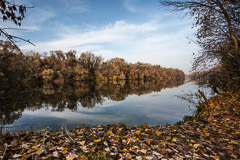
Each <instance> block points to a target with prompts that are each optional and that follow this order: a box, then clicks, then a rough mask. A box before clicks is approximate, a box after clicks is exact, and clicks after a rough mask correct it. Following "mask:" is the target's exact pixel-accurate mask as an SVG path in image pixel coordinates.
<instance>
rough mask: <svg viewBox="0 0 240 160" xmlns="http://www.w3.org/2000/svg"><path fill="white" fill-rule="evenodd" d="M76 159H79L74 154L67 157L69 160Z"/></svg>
mask: <svg viewBox="0 0 240 160" xmlns="http://www.w3.org/2000/svg"><path fill="white" fill-rule="evenodd" d="M75 158H78V156H77V155H76V154H72V153H70V154H69V155H68V156H67V157H66V159H67V160H74V159H75Z"/></svg>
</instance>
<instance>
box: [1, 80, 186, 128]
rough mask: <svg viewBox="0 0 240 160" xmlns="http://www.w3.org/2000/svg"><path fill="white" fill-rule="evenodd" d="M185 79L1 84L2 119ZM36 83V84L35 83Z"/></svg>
mask: <svg viewBox="0 0 240 160" xmlns="http://www.w3.org/2000/svg"><path fill="white" fill-rule="evenodd" d="M182 84H183V81H182V80H181V81H179V80H178V81H176V80H174V79H172V80H165V81H157V80H152V81H113V82H111V83H104V82H99V83H97V84H93V83H92V84H90V83H80V84H75V85H68V86H56V85H53V84H45V85H43V86H41V87H36V86H38V85H37V84H32V85H30V84H29V85H28V86H24V87H23V86H1V88H0V121H1V124H2V125H5V124H11V123H13V122H14V120H16V119H18V118H20V117H21V115H22V112H23V111H24V110H30V111H35V110H38V109H46V110H48V109H51V111H56V112H62V111H64V110H65V109H69V110H72V111H77V107H79V106H82V107H84V108H93V107H94V106H96V105H100V104H102V103H103V102H104V99H105V98H108V99H110V100H113V101H123V100H124V99H125V98H126V97H128V96H129V95H133V94H135V95H143V94H148V93H151V92H160V91H161V90H162V89H164V88H172V87H176V86H179V85H182ZM33 86H34V87H33Z"/></svg>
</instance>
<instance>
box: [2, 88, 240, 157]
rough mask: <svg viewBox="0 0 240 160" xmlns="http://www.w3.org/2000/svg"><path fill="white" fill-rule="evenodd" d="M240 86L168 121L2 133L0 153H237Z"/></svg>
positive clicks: (160, 155)
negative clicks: (190, 113) (171, 122)
mask: <svg viewBox="0 0 240 160" xmlns="http://www.w3.org/2000/svg"><path fill="white" fill-rule="evenodd" d="M239 148H240V92H235V93H230V92H226V93H221V94H220V95H216V96H214V97H212V98H210V99H208V100H207V101H206V102H205V103H202V104H199V105H197V114H196V115H193V116H189V117H186V118H185V119H184V120H183V121H180V122H178V123H176V124H175V125H169V126H162V127H160V126H153V127H149V126H148V125H141V126H132V127H130V126H126V125H124V124H118V125H115V124H113V125H103V126H98V127H95V128H91V127H86V128H81V129H80V128H79V129H78V128H76V129H73V130H71V131H69V130H67V129H66V128H64V129H63V130H62V131H59V132H53V131H50V130H38V131H34V132H32V131H26V132H25V131H22V132H15V133H13V134H7V135H3V137H2V138H1V140H0V158H1V159H23V160H24V159H35V158H37V159H56V158H60V159H68V160H70V159H121V158H122V159H139V160H140V159H153V160H154V159H164V158H167V159H169V158H173V159H239V158H240V149H239Z"/></svg>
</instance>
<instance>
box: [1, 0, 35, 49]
mask: <svg viewBox="0 0 240 160" xmlns="http://www.w3.org/2000/svg"><path fill="white" fill-rule="evenodd" d="M27 8H33V7H27V6H25V5H23V4H21V5H17V4H15V2H14V1H10V0H0V14H1V16H0V18H1V19H2V20H3V22H7V21H11V22H13V23H14V24H15V25H17V26H21V24H22V20H23V19H24V18H25V13H26V10H27ZM8 29H16V28H2V27H0V36H3V37H5V38H6V39H7V40H9V41H10V42H11V43H12V44H14V45H15V46H16V47H17V45H16V42H17V41H18V40H22V41H25V42H28V43H30V44H32V45H34V44H33V43H32V42H30V41H29V40H26V39H24V38H21V37H18V36H14V35H11V34H9V33H8V31H7V30H8ZM17 48H18V47H17ZM18 49H19V48H18Z"/></svg>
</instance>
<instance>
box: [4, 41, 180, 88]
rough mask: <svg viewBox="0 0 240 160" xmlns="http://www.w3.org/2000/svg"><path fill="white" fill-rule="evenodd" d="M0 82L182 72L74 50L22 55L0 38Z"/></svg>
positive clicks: (145, 77) (131, 77) (172, 76)
mask: <svg viewBox="0 0 240 160" xmlns="http://www.w3.org/2000/svg"><path fill="white" fill-rule="evenodd" d="M0 64H1V65H0V81H2V82H4V81H5V82H6V81H11V80H13V81H14V82H25V83H26V82H29V81H33V80H37V81H39V82H47V83H49V82H53V83H55V84H66V83H69V82H81V81H118V80H152V79H176V80H179V81H182V80H183V79H184V77H185V76H184V72H183V71H181V70H179V69H173V68H164V67H161V66H160V65H151V64H148V63H140V62H138V63H134V64H132V63H127V62H126V61H125V60H124V59H122V58H113V59H111V60H107V61H103V58H102V57H101V56H96V55H94V54H93V53H90V52H86V53H82V54H81V55H80V56H77V55H76V51H73V50H72V51H69V52H67V53H64V52H63V51H60V50H59V51H51V52H50V53H45V54H39V53H36V52H29V53H25V54H23V53H22V52H19V51H18V50H16V48H14V46H13V45H12V44H11V43H10V42H7V41H5V42H4V41H0Z"/></svg>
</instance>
